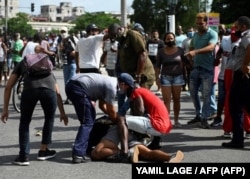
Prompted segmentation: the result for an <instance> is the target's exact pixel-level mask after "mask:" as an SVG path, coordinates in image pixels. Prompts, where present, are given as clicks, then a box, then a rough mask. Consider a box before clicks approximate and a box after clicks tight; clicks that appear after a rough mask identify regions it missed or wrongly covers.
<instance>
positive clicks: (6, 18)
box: [5, 0, 8, 38]
mask: <svg viewBox="0 0 250 179" xmlns="http://www.w3.org/2000/svg"><path fill="white" fill-rule="evenodd" d="M7 32H8V0H5V37H6V38H7Z"/></svg>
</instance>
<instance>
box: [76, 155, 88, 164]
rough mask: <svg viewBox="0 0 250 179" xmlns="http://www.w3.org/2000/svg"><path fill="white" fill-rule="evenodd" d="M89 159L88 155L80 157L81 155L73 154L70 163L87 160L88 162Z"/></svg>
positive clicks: (85, 161)
mask: <svg viewBox="0 0 250 179" xmlns="http://www.w3.org/2000/svg"><path fill="white" fill-rule="evenodd" d="M90 161H91V159H90V157H88V156H83V157H82V156H77V155H74V156H73V157H72V163H74V164H79V163H87V162H90Z"/></svg>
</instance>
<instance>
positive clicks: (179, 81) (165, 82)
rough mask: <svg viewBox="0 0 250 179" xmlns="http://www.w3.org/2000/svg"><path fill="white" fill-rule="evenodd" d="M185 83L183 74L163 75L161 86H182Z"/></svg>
mask: <svg viewBox="0 0 250 179" xmlns="http://www.w3.org/2000/svg"><path fill="white" fill-rule="evenodd" d="M184 84H185V81H184V78H183V75H178V76H169V75H161V86H182V85H184Z"/></svg>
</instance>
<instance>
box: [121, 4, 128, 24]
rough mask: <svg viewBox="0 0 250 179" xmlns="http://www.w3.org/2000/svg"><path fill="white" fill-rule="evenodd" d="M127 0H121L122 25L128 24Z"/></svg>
mask: <svg viewBox="0 0 250 179" xmlns="http://www.w3.org/2000/svg"><path fill="white" fill-rule="evenodd" d="M126 4H127V3H126V0H121V25H122V26H124V27H125V26H127V8H126Z"/></svg>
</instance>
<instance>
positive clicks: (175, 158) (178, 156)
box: [168, 150, 184, 163]
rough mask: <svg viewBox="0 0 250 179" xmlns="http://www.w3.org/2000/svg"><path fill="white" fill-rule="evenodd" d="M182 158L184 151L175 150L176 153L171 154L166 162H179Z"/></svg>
mask: <svg viewBox="0 0 250 179" xmlns="http://www.w3.org/2000/svg"><path fill="white" fill-rule="evenodd" d="M183 158H184V153H183V152H182V151H180V150H178V151H177V152H176V154H174V155H172V157H171V158H170V160H169V161H168V163H180V162H181V161H182V160H183Z"/></svg>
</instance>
